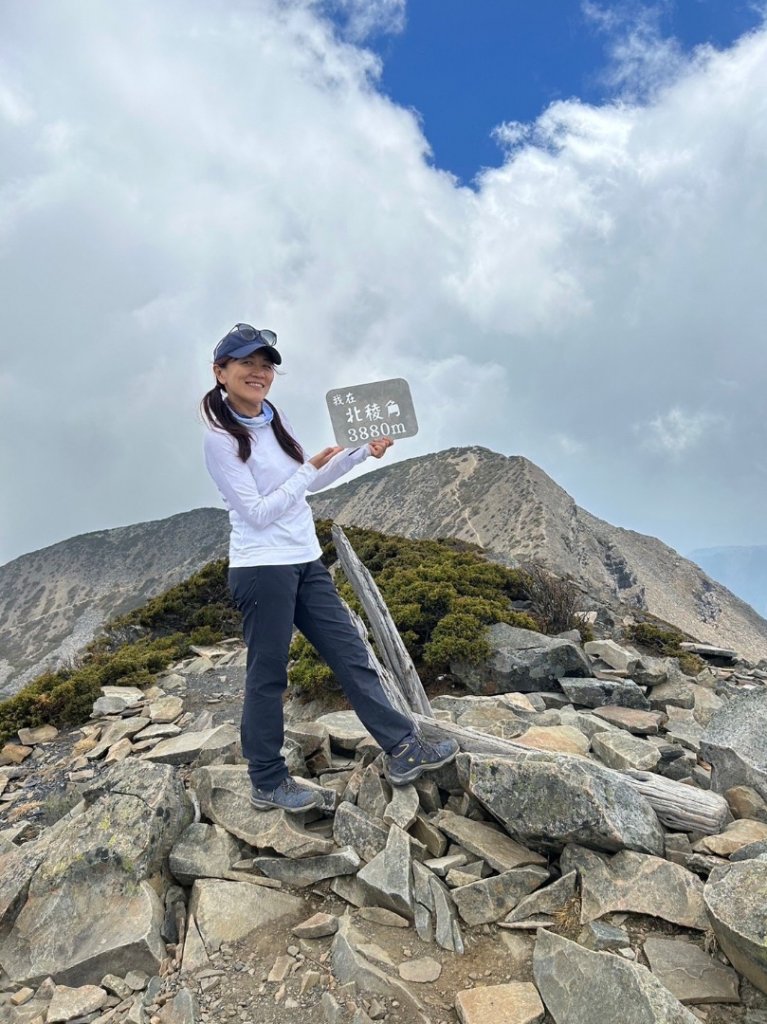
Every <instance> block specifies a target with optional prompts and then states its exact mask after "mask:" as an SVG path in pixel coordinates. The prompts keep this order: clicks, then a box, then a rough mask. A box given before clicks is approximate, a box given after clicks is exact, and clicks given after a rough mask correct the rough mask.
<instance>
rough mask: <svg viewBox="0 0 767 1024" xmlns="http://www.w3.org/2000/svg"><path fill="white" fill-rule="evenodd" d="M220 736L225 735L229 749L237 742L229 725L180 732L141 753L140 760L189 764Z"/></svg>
mask: <svg viewBox="0 0 767 1024" xmlns="http://www.w3.org/2000/svg"><path fill="white" fill-rule="evenodd" d="M220 737H226V746H227V748H230V749H231V748H233V746H234V744H236V742H237V739H238V734H237V732H236V730H235V729H233V727H232V726H231V725H223V726H219V727H218V728H216V729H204V730H202V731H200V732H182V733H181V734H180V735H179V736H172V737H171V738H170V739H167V740H161V741H160V742H159V743H158V744H157V746H155V747H153V748H152V749H151V750H148V751H146V753H144V754H141V760H143V761H154V762H155V763H159V764H175V765H180V764H191V763H192V762H193V761H195V760H196V759H197V758H198V757H199V756H200V754H201V752H202V750H203V748H206V747H208V749H210V748H209V744H211V743H212V744H213V745H214V746H215V745H216V741H217V739H219V738H220Z"/></svg>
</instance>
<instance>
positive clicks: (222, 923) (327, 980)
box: [0, 627, 767, 1024]
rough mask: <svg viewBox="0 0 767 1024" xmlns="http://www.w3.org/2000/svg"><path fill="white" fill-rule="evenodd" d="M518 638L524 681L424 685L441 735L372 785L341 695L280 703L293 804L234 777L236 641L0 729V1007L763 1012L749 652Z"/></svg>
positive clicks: (412, 1017)
mask: <svg viewBox="0 0 767 1024" xmlns="http://www.w3.org/2000/svg"><path fill="white" fill-rule="evenodd" d="M506 631H507V632H508V633H509V635H510V636H516V635H517V634H519V633H522V632H525V631H522V630H514V629H513V628H512V627H506ZM528 641H529V642H527V643H525V644H523V645H521V646H520V647H519V650H518V654H517V657H516V662H517V669H518V671H517V672H516V675H515V679H514V685H515V686H516V685H517V684H518V683H519V682H520V680H521V676H522V675H525V672H524V666H525V665H526V666H527V674H526V677H525V679H524V680H522V682H523V683H524V686H525V689H526V690H527V692H521V691H519V690H514V691H512V690H498V689H496V694H495V696H492V697H482V696H471V695H469V696H467V695H466V694H465V692H460V691H459V692H453V693H450V694H444V695H443V696H441V697H439V698H436V699H435V700H434V702H433V707H434V710H435V712H436V715H437V716H438V720H437V721H433V722H432V724H431V726H430V728H432V729H434V730H442V731H443V732H444V731H446V730H447V731H450V730H452V731H455V730H460V736H461V739H462V747H463V752H462V753H461V754H460V755H459V757H458V759H457V760H456V762H455V764H454V765H450V766H447V767H445V768H442V769H440V770H439V771H437V772H433V773H430V774H429V775H426V776H424V777H422V778H421V779H419V780H418V781H417V782H416V783H415V784H414V785H408V786H405V787H402V788H400V789H395V790H393V789H392V788H391V787H390V785H389V783H388V781H387V778H386V770H385V763H384V760H383V757H382V755H381V752H380V750H379V748H378V747H377V746H376V745H375V743H374V742H373V741H372V739H371V737H370V736H369V735H367V733H366V732H365V730H364V728H362V726H361V724H360V722H359V720H358V719H357V718H356V716H355V715H353V714H352V713H351V712H348V711H341V712H331V713H325V714H323V713H322V712H323V711H324V710H327V709H323V708H322V707H318V706H317V705H316V704H315V705H313V706H303V707H302V706H301V705H297V704H296V703H295V702H292V703H291V704H290V705H289V706H288V708H287V721H288V727H287V730H286V736H287V741H286V748H285V753H286V757H287V758H288V763H289V766H290V770H291V771H292V772H293V774H294V775H296V776H304V777H305V778H306V783H305V784H309V785H314V786H315V787H317V788H316V790H315V792H316V793H317V795H318V805H317V808H316V809H315V810H313V811H309V812H305V813H303V814H300V815H285V814H284V813H282V812H280V811H266V812H256V811H254V810H253V808H252V807H251V805H250V803H249V798H248V794H249V782H248V777H247V769H246V765H245V764H244V763H243V759H242V753H241V749H240V746H239V730H238V728H237V723H238V718H239V711H240V708H241V691H242V681H243V674H244V662H245V652H244V650H243V649H242V648H241V646H240V644H239V642H238V641H237V640H235V639H232V640H230V641H225V642H224V643H222V644H221V645H220V646H219V647H217V648H211V649H198V651H197V657H195V658H191V659H187V660H185V661H183V662H181V663H178V664H177V665H175V666H173V668H172V669H171V670H169V671H168V672H166V673H164V674H163V675H162V676H161V677H159V678H158V679H157V681H156V684H155V685H152V686H151V687H148V688H147V689H146V690H139V689H134V688H133V687H127V686H126V687H111V686H110V687H104V689H103V691H102V694H103V695H102V696H101V697H100V698H99V699H98V700H97V701H96V703H95V705H94V707H93V714H92V720H91V722H89V723H88V724H86V725H84V726H83V727H82V728H81V729H79V730H70V731H63V732H60V733H57V731H56V729H55V728H53V727H52V726H42V727H40V728H38V729H22V730H20V732H19V735H18V737H15V738H14V742H11V743H8V744H6V745H5V746H4V747H3V748H2V749H1V750H0V964H1V965H2V967H1V968H0V1019H2V1020H7V1021H8V1022H9V1024H44V1022H45V1021H48V1022H54V1021H60V1022H62V1024H63V1022H67V1021H69V1022H71V1024H220V1022H222V1021H227V1020H239V1021H242V1022H243V1024H254V1022H256V1021H258V1022H259V1024H295V1021H296V1020H298V1019H300V1020H302V1021H303V1022H305V1024H371V1022H372V1021H378V1020H385V1021H389V1022H390V1024H458V1022H460V1024H616V1021H619V1020H631V1021H634V1022H637V1024H651V1022H652V1024H695V1022H696V1020H698V1019H704V1020H706V1021H707V1022H708V1024H763V1022H764V1019H765V1011H767V996H766V995H765V992H767V965H765V961H764V955H763V938H762V937H763V921H762V918H763V913H762V900H761V894H762V893H763V891H764V884H765V879H766V878H767V864H765V863H764V860H763V857H764V851H765V849H767V824H766V822H767V802H765V798H767V773H765V769H764V756H763V755H764V739H763V737H764V727H763V723H764V719H765V717H767V691H766V690H765V676H767V673H765V672H762V671H761V670H759V669H755V670H750V669H745V670H743V669H742V667H738V666H736V667H735V668H726V669H715V668H711V669H705V670H704V671H703V672H701V673H700V674H699V675H698V676H696V677H687V676H683V675H682V674H681V672H680V670H679V666H678V664H677V663H676V662H675V660H674V659H667V660H663V659H656V658H648V657H646V656H640V655H639V654H638V653H637V652H635V651H632V650H630V649H624V648H620V647H619V646H618V645H616V644H614V643H613V642H611V641H596V642H594V644H593V645H586V646H585V647H584V648H581V647H580V646H579V645H576V646H577V657H578V661H579V663H582V664H583V666H584V669H585V670H586V671H588V672H589V673H591V674H590V675H587V676H584V675H582V674H578V675H576V676H573V677H570V678H562V679H559V680H558V674H559V672H560V671H561V667H560V663H559V661H558V659H557V657H555V653H556V651H557V650H558V648H559V646H561V645H562V644H568V643H571V641H568V640H566V639H564V638H560V639H553V638H547V637H541V636H540V635H539V634H531V635H530V636H529V637H528ZM531 644H532V645H534V647H535V650H536V651H537V652H538V653H537V654H535V655H534V654H532V653H531V651H532V648H531ZM541 658H543V662H544V664H548V668H549V671H548V672H547V673H543V674H542V673H541ZM502 660H504V659H502ZM508 660H509V659H508V658H506V659H505V662H506V663H508ZM492 661H493V658H492V657H491V659H490V661H489V662H488V665H487V666H486V667H487V670H488V671H490V668H491V667H492ZM617 666H621V667H617ZM520 673H521V675H520ZM629 673H630V674H631V677H632V679H629ZM633 679H640V680H642V682H641V684H638V683H636V682H633V681H632V680H633ZM557 680H558V681H557ZM535 681H537V682H538V684H539V685H541V684H542V685H543V686H545V689H543V690H541V691H536V690H533V689H532V684H533V683H534V682H535ZM559 684H561V687H562V688H561V689H560V688H559ZM479 688H480V689H483V687H482V686H480V687H479ZM509 737H513V741H512V742H509V740H508V738H509ZM735 738H737V743H736V744H735V745H736V747H737V754H738V759H737V761H735V760H733V757H732V754H733V752H734V751H733V740H734V739H735ZM493 745H495V747H496V748H497V747H498V746H500V747H502V748H503V752H498V750H497V749H496V750H495V752H487V751H488V750H490V749H491V748H492V747H493ZM712 767H713V771H712ZM637 768H639V769H640V770H641V771H642V773H643V777H642V778H641V779H636V778H635V777H634V776H633V775H632V774H631V772H632V770H636V769H637ZM648 780H650V781H651V783H652V784H651V785H649V784H648ZM682 807H686V808H688V812H687V813H686V814H683V813H682V811H681V808H682ZM693 808H694V813H692V812H691V809H693ZM733 818H734V820H733ZM714 936H715V941H714ZM716 943H718V944H719V947H718V949H717V946H716ZM648 967H649V970H648V969H647V968H648Z"/></svg>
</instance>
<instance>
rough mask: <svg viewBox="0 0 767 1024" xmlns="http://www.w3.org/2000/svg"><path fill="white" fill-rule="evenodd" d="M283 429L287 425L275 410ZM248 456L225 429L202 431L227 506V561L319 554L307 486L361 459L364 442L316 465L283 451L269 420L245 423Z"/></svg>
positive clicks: (286, 560)
mask: <svg viewBox="0 0 767 1024" xmlns="http://www.w3.org/2000/svg"><path fill="white" fill-rule="evenodd" d="M280 417H281V419H282V422H283V423H284V425H285V428H286V429H287V430H288V431H289V432H290V433H291V434H292V435H293V437H295V434H294V433H293V428H292V427H291V426H290V424H289V423H288V421H287V419H286V418H285V414H284V413H283V412H281V411H280ZM249 432H250V438H251V451H250V458H249V459H248V461H247V462H243V461H242V459H241V458H240V457H239V455H238V454H237V442H236V440H235V439H234V438H233V437H232V435H231V434H229V433H228V432H227V431H225V430H219V429H214V428H208V430H207V431H206V433H205V441H204V451H205V465H206V466H207V468H208V472H209V473H210V475H211V476H212V477H213V480H214V482H215V484H216V487H217V488H218V490H219V492H220V494H221V497H222V499H223V502H224V506H225V508H227V509H228V511H229V523H230V526H231V533H230V535H229V565H230V566H231V567H232V568H235V567H239V566H248V565H294V564H296V563H298V562H312V561H314V559H315V558H319V557H320V555H321V554H322V549H321V548H320V544H319V541H318V540H317V532H316V530H315V527H314V519H313V517H312V511H311V509H310V507H309V503H308V502H307V500H306V492H307V491H319V490H321V489H322V488H323V487H327V486H328V485H329V484H332V483H334V482H335V481H336V480H338V479H339V477H342V476H343V475H344V473H348V472H349V470H350V469H352V468H353V467H354V466H357V465H359V464H360V463H361V462H363V461H364V460H365V459H366V458H367V457H368V455H369V454H370V449H369V447H368V446H367V445H363V446H362V447H361V448H357V449H355V450H354V451H343V452H339V454H338V455H335V456H334V457H333V458H332V459H331V460H330V462H328V463H327V464H326V465H325V466H323V467H322V469H319V470H318V469H315V467H314V466H313V465H312V464H311V463H310V462H305V463H303V465H301V464H300V463H298V462H296V461H295V459H292V458H291V457H290V456H289V455H288V454H287V452H284V451H283V450H282V448H280V445H279V443H278V441H277V438H276V437H275V434H274V431H273V430H272V428H271V426H270V425H267V426H264V427H250V428H249Z"/></svg>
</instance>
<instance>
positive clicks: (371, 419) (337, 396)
mask: <svg viewBox="0 0 767 1024" xmlns="http://www.w3.org/2000/svg"><path fill="white" fill-rule="evenodd" d="M326 400H327V403H328V411H329V412H330V422H331V423H332V424H333V432H334V434H335V438H336V444H339V445H342V446H343V447H344V448H357V447H358V446H359V445H360V444H363V443H364V442H366V441H375V440H377V439H379V438H381V437H390V438H391V439H392V440H396V439H397V438H398V437H413V435H414V434H417V433H418V421H417V419H416V415H415V409H414V408H413V399H412V397H411V395H410V387H409V385H408V382H407V381H406V380H404V378H402V377H395V378H394V379H393V380H379V381H373V382H372V383H370V384H357V385H355V386H354V387H350V388H334V389H333V390H332V391H328V393H327V395H326Z"/></svg>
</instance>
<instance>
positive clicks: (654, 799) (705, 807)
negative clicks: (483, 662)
mask: <svg viewBox="0 0 767 1024" xmlns="http://www.w3.org/2000/svg"><path fill="white" fill-rule="evenodd" d="M333 540H334V541H335V545H336V550H337V551H338V556H339V559H340V561H341V565H342V567H343V570H344V572H345V573H346V578H347V579H348V580H349V582H350V584H351V586H352V589H353V590H354V592H355V594H356V595H357V597H358V598H359V600H360V603H361V604H362V606H363V608H364V609H365V614H366V615H367V617H368V621H369V622H370V628H371V631H372V632H373V636H374V637H375V639H376V643H377V645H378V647H379V650H380V651H381V658H382V659H383V661H384V662H385V664H384V665H382V664H381V662H380V661H379V659H378V657H377V656H376V654H375V651H374V650H373V648H372V645H371V644H370V641H369V638H368V636H367V630H366V628H365V624H364V623H363V622H362V620H361V619H360V618H359V616H357V615H355V614H354V612H351V610H350V614H351V615H352V617H353V619H354V620H355V624H356V626H357V629H358V631H359V633H360V636H361V637H362V638H363V640H364V642H365V644H366V646H367V648H368V653H369V655H370V658H371V665H372V666H373V667H374V668H375V669H376V671H378V673H379V676H380V678H381V685H382V686H383V688H384V691H385V692H386V694H387V696H388V697H389V700H390V701H391V703H392V704H393V705H394V706H395V707H396V708H397V709H398V710H399V711H402V712H403V714H406V715H408V717H409V718H410V719H411V721H412V722H413V726H414V731H415V732H417V733H418V734H419V735H422V736H424V737H425V738H426V739H428V740H432V741H433V740H438V739H444V738H446V737H451V738H452V739H454V740H456V741H457V742H458V744H459V746H460V748H461V750H462V751H464V752H465V753H467V754H487V755H490V756H495V757H520V756H521V755H523V754H524V755H528V754H529V753H530V751H531V749H532V748H530V747H526V746H523V745H522V744H520V743H514V741H513V740H505V739H501V738H500V737H499V736H490V735H489V734H487V733H483V732H479V730H477V729H470V728H463V727H461V726H458V725H456V724H455V723H453V722H445V721H443V720H441V719H436V718H434V712H433V711H432V708H431V705H430V704H429V698H428V697H427V696H426V693H425V691H424V688H423V684H422V683H421V680H420V677H419V675H418V673H417V672H416V669H415V665H414V664H413V662H412V659H411V658H410V655H409V654H408V652H407V648H406V647H405V645H404V643H403V642H402V638H401V637H400V635H399V632H398V630H397V627H396V625H395V624H394V620H393V619H392V617H391V614H390V612H389V609H388V608H387V607H386V602H385V601H384V599H383V597H382V596H381V592H380V591H379V589H378V587H377V585H376V582H375V580H374V579H373V577H372V576H371V575H370V573H369V572H368V570H367V569H366V568H365V566H364V565H363V564H362V562H360V560H359V558H358V557H357V554H356V552H355V551H354V549H353V548H352V546H351V544H350V543H349V540H348V538H347V537H346V535H345V534H344V532H343V530H342V529H341V528H340V526H336V525H334V526H333ZM424 708H425V709H426V710H425V711H424V710H423V709H424ZM547 753H549V754H550V755H551V756H552V757H553V758H555V759H557V758H561V760H562V763H563V764H565V763H566V758H568V757H572V756H574V755H572V754H571V755H567V754H559V753H557V752H556V751H547ZM597 763H599V764H600V766H601V767H602V768H603V770H604V771H605V772H608V773H610V774H613V775H614V776H615V777H616V779H623V780H624V781H625V782H628V783H629V784H630V785H631V786H633V787H634V789H636V790H637V791H638V792H639V793H641V794H642V796H643V797H645V799H646V800H647V801H648V802H649V803H650V805H651V806H652V808H653V810H654V811H655V813H656V814H657V815H658V818H659V820H660V821H661V822H662V823H663V824H664V825H665V826H667V827H668V828H671V829H675V830H678V831H681V832H701V833H703V834H704V835H715V834H716V833H718V832H721V831H722V829H723V828H724V826H725V825H726V824H727V822H728V821H729V819H730V809H729V807H728V805H727V801H726V800H725V799H724V797H722V796H719V794H718V793H712V792H710V791H708V790H704V789H699V788H698V787H697V786H687V785H685V784H684V783H682V782H676V781H674V780H673V779H667V778H665V777H664V776H662V775H655V774H654V773H652V772H639V771H633V770H630V769H628V770H627V771H625V772H619V771H616V770H615V769H613V768H608V767H607V766H605V765H601V762H597Z"/></svg>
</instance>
